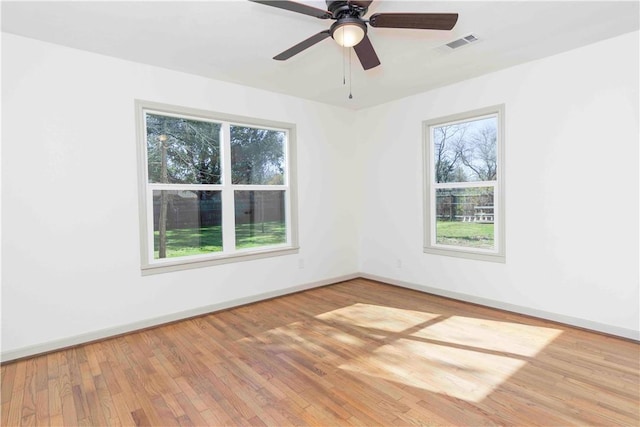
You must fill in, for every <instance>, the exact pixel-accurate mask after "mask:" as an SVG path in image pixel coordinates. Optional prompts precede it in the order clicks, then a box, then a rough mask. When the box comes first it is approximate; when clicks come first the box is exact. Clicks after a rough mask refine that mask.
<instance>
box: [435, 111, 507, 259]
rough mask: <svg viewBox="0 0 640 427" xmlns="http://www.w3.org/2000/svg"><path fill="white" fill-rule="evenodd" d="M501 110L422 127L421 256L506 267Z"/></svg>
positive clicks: (463, 115) (446, 118)
mask: <svg viewBox="0 0 640 427" xmlns="http://www.w3.org/2000/svg"><path fill="white" fill-rule="evenodd" d="M503 122H504V106H502V105H500V106H495V107H490V108H485V109H482V110H476V111H471V112H468V113H464V114H457V115H454V116H448V117H442V118H439V119H435V120H428V121H426V122H424V128H423V129H424V148H425V149H424V170H425V196H424V199H425V207H424V212H425V244H424V251H425V252H428V253H436V254H441V255H450V256H459V257H465V258H474V259H481V260H490V261H498V262H504V260H505V244H504V242H505V239H504V189H503V187H504V186H503V179H504V155H503V150H504V141H503V135H504V132H503Z"/></svg>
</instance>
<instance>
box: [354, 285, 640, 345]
mask: <svg viewBox="0 0 640 427" xmlns="http://www.w3.org/2000/svg"><path fill="white" fill-rule="evenodd" d="M359 276H360V277H362V278H365V279H370V280H376V281H378V282H383V283H388V284H390V285H394V286H400V287H403V288H407V289H413V290H416V291H420V292H426V293H429V294H433V295H438V296H443V297H447V298H452V299H456V300H459V301H465V302H470V303H473V304H479V305H483V306H486V307H491V308H497V309H500V310H505V311H510V312H513V313H518V314H524V315H527V316H532V317H537V318H540V319H545V320H551V321H553V322H558V323H563V324H566V325H569V326H575V327H578V328H583V329H589V330H591V331H596V332H602V333H605V334H609V335H615V336H619V337H622V338H627V339H631V340H635V341H640V331H637V330H634V329H627V328H621V327H618V326H613V325H608V324H605V323H599V322H594V321H591V320H588V319H582V318H578V317H572V316H566V315H564V314H558V313H553V312H549V311H544V310H537V309H533V308H529V307H525V306H521V305H515V304H509V303H505V302H501V301H496V300H492V299H488V298H482V297H476V296H473V295H468V294H462V293H458V292H451V291H447V290H444V289H438V288H432V287H430V286H423V285H417V284H415V283H409V282H404V281H402V280H395V279H391V278H389V277H382V276H377V275H375V274H368V273H360V274H359Z"/></svg>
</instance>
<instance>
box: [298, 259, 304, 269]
mask: <svg viewBox="0 0 640 427" xmlns="http://www.w3.org/2000/svg"><path fill="white" fill-rule="evenodd" d="M298 268H299V269H301V270H302V269H303V268H304V258H300V259H299V260H298Z"/></svg>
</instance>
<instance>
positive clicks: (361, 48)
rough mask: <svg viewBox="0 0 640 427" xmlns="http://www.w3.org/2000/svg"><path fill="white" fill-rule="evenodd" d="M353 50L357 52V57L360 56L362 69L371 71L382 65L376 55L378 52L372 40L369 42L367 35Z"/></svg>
mask: <svg viewBox="0 0 640 427" xmlns="http://www.w3.org/2000/svg"><path fill="white" fill-rule="evenodd" d="M353 50H355V51H356V55H358V59H359V60H360V63H361V64H362V68H364V69H365V70H369V69H371V68H374V67H377V66H378V65H380V59H378V55H376V51H375V49H374V48H373V45H372V44H371V40H369V36H367V35H366V34H365V36H364V38H363V39H362V41H361V42H360V43H358V44H357V45H355V46H354V47H353Z"/></svg>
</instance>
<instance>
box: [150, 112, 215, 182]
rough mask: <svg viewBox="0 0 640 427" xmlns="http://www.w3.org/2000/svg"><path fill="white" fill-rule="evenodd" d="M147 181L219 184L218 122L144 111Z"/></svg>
mask: <svg viewBox="0 0 640 427" xmlns="http://www.w3.org/2000/svg"><path fill="white" fill-rule="evenodd" d="M146 126H147V159H148V169H149V182H159V183H172V184H220V182H221V180H220V177H221V170H220V129H221V126H220V124H219V123H211V122H205V121H199V120H192V119H184V118H179V117H167V116H161V115H156V114H147V115H146Z"/></svg>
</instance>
